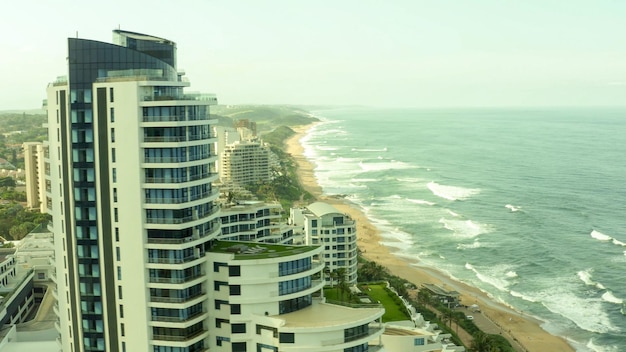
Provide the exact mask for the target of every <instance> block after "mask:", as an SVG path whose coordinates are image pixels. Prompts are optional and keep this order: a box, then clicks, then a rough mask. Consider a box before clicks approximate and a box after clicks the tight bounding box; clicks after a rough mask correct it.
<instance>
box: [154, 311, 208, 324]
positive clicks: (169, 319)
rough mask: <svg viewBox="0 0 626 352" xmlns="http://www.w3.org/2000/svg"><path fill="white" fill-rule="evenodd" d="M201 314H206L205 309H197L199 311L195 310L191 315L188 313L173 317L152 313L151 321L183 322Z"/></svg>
mask: <svg viewBox="0 0 626 352" xmlns="http://www.w3.org/2000/svg"><path fill="white" fill-rule="evenodd" d="M203 314H206V311H199V312H196V313H194V314H193V315H190V316H188V317H173V316H165V315H153V316H152V318H151V320H152V321H160V322H164V323H185V322H188V321H191V320H193V319H196V318H198V317H200V316H202V315H203Z"/></svg>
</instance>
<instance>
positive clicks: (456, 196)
mask: <svg viewBox="0 0 626 352" xmlns="http://www.w3.org/2000/svg"><path fill="white" fill-rule="evenodd" d="M427 186H428V189H429V190H430V191H431V192H432V193H433V194H434V195H436V196H437V197H441V198H444V199H447V200H463V199H467V198H469V197H471V196H473V195H476V194H478V193H480V190H479V189H474V188H463V187H456V186H444V185H440V184H438V183H437V182H434V181H431V182H429V183H428V185H427Z"/></svg>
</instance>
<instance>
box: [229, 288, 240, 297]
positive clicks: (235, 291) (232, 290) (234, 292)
mask: <svg viewBox="0 0 626 352" xmlns="http://www.w3.org/2000/svg"><path fill="white" fill-rule="evenodd" d="M230 295H231V296H240V295H241V286H240V285H230Z"/></svg>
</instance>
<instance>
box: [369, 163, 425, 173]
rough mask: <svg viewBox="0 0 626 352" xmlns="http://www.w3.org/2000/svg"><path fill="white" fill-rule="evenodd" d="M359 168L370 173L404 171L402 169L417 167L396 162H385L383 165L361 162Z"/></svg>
mask: <svg viewBox="0 0 626 352" xmlns="http://www.w3.org/2000/svg"><path fill="white" fill-rule="evenodd" d="M359 166H360V167H361V169H362V170H363V171H365V172H368V171H381V170H402V169H411V168H414V167H415V166H413V165H410V164H407V163H405V162H402V161H394V160H391V161H390V162H383V163H367V162H365V163H364V162H362V161H361V162H359Z"/></svg>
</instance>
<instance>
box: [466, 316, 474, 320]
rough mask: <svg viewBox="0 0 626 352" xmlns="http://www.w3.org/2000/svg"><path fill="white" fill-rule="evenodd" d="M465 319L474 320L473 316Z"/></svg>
mask: <svg viewBox="0 0 626 352" xmlns="http://www.w3.org/2000/svg"><path fill="white" fill-rule="evenodd" d="M465 318H467V320H474V317H473V316H471V315H468V316H466V317H465Z"/></svg>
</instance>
